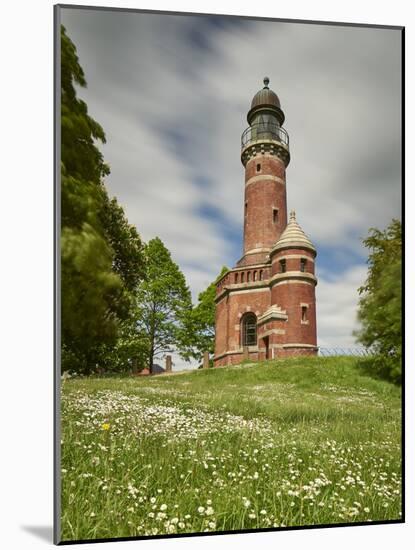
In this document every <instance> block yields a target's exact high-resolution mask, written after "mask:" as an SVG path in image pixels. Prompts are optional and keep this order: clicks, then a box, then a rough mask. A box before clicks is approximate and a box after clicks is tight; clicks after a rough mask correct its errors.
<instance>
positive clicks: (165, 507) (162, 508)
mask: <svg viewBox="0 0 415 550" xmlns="http://www.w3.org/2000/svg"><path fill="white" fill-rule="evenodd" d="M160 510H161V511H162V512H164V510H167V504H162V505H161V506H160Z"/></svg>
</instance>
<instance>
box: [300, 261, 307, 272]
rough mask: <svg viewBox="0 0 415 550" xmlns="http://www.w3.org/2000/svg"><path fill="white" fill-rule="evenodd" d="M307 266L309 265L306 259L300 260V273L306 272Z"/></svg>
mask: <svg viewBox="0 0 415 550" xmlns="http://www.w3.org/2000/svg"><path fill="white" fill-rule="evenodd" d="M306 265H307V260H306V259H305V258H301V260H300V271H301V272H302V273H304V272H305V270H306Z"/></svg>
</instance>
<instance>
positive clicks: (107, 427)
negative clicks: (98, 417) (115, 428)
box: [101, 422, 111, 431]
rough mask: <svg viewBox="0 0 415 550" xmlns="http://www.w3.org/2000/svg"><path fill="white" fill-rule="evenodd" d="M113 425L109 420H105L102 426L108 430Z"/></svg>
mask: <svg viewBox="0 0 415 550" xmlns="http://www.w3.org/2000/svg"><path fill="white" fill-rule="evenodd" d="M110 427H111V425H110V424H109V422H104V424H102V426H101V428H102V429H103V430H104V431H108V430H109V429H110Z"/></svg>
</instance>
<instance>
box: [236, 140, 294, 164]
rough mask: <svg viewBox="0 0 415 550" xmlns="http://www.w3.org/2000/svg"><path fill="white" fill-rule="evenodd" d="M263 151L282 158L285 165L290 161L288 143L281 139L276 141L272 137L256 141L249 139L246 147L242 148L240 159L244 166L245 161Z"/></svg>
mask: <svg viewBox="0 0 415 550" xmlns="http://www.w3.org/2000/svg"><path fill="white" fill-rule="evenodd" d="M263 153H269V154H270V155H275V156H276V157H278V158H279V159H281V160H282V162H283V163H284V165H285V166H286V167H287V166H288V164H289V162H290V151H289V148H288V145H285V143H282V141H277V140H273V139H261V140H256V141H251V142H250V143H249V144H248V145H247V146H246V147H244V148H243V149H242V152H241V161H242V164H243V165H244V166H246V164H247V162H248V161H249V160H250V159H251V158H254V157H256V155H260V154H263Z"/></svg>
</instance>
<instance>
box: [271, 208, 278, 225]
mask: <svg viewBox="0 0 415 550" xmlns="http://www.w3.org/2000/svg"><path fill="white" fill-rule="evenodd" d="M272 221H273V222H274V223H277V222H278V208H273V209H272Z"/></svg>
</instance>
